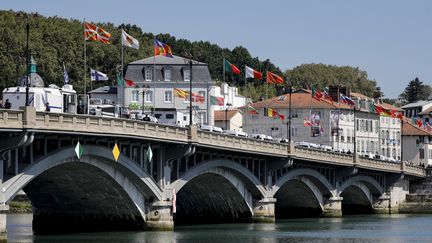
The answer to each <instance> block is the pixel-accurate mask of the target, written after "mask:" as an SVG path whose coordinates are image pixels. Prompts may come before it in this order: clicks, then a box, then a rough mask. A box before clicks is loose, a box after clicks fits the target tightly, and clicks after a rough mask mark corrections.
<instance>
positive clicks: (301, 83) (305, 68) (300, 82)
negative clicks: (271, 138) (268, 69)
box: [285, 63, 380, 97]
mask: <svg viewBox="0 0 432 243" xmlns="http://www.w3.org/2000/svg"><path fill="white" fill-rule="evenodd" d="M285 75H286V76H287V77H288V79H289V81H291V82H292V84H293V86H294V87H297V88H310V87H311V86H312V85H314V86H316V87H317V88H319V89H323V88H324V87H326V86H328V85H340V86H346V87H348V88H351V90H352V91H354V92H359V93H362V94H365V95H367V96H370V97H374V96H377V92H380V90H379V89H378V87H377V86H376V85H377V83H376V81H374V80H370V79H369V78H368V75H367V72H366V71H362V70H360V69H359V68H355V67H350V66H334V65H326V64H321V63H319V64H314V63H312V64H303V65H300V66H298V67H295V68H293V69H292V70H288V71H286V72H285Z"/></svg>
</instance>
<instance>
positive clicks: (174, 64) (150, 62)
mask: <svg viewBox="0 0 432 243" xmlns="http://www.w3.org/2000/svg"><path fill="white" fill-rule="evenodd" d="M153 68H155V72H154V74H155V79H153V80H155V83H158V82H165V83H169V82H185V83H186V82H187V83H188V82H189V81H184V78H183V71H184V70H189V68H190V67H189V59H187V58H183V57H179V56H173V57H172V58H170V57H166V56H156V57H154V58H153V57H149V58H145V59H141V60H137V61H134V62H131V63H129V64H128V65H127V66H126V67H125V69H126V72H125V78H126V79H130V80H132V81H134V82H135V83H144V82H146V83H150V82H151V81H150V82H149V81H145V80H144V78H145V77H144V75H145V72H146V70H151V73H152V75H153ZM165 69H170V70H171V81H164V75H163V74H164V70H165ZM192 82H195V83H204V84H205V83H208V84H209V85H213V84H214V82H213V81H212V79H211V76H210V71H209V69H208V65H207V64H206V63H203V62H198V61H194V60H192Z"/></svg>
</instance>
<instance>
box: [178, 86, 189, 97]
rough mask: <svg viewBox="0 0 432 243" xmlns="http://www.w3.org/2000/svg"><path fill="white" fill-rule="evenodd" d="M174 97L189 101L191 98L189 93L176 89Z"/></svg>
mask: <svg viewBox="0 0 432 243" xmlns="http://www.w3.org/2000/svg"><path fill="white" fill-rule="evenodd" d="M174 95H175V96H177V97H179V98H182V99H187V98H188V97H189V91H186V90H182V89H177V88H175V89H174Z"/></svg>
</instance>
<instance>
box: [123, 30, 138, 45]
mask: <svg viewBox="0 0 432 243" xmlns="http://www.w3.org/2000/svg"><path fill="white" fill-rule="evenodd" d="M121 41H122V45H123V46H127V47H132V48H134V49H139V41H138V40H137V39H135V38H133V37H132V36H131V35H129V34H128V33H126V31H124V30H123V29H122V39H121Z"/></svg>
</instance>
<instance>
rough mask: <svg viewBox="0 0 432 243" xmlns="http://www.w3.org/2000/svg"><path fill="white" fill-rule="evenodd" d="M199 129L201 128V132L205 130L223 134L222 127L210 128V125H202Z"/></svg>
mask: <svg viewBox="0 0 432 243" xmlns="http://www.w3.org/2000/svg"><path fill="white" fill-rule="evenodd" d="M199 128H200V130H203V131H209V132H217V133H223V130H222V128H220V127H215V126H210V125H200V126H199Z"/></svg>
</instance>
